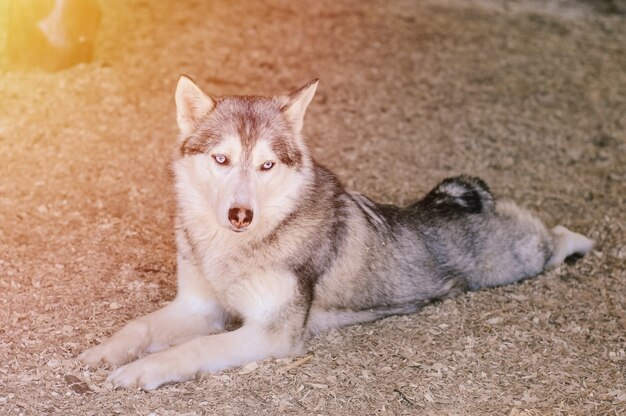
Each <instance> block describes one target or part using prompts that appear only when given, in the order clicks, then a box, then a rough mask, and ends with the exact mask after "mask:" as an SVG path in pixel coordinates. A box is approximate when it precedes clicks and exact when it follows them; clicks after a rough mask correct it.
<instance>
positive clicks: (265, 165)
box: [261, 160, 275, 170]
mask: <svg viewBox="0 0 626 416" xmlns="http://www.w3.org/2000/svg"><path fill="white" fill-rule="evenodd" d="M274 165H275V163H274V162H270V161H269V160H268V161H267V162H265V163H263V165H261V170H270V169H272V168H273V167H274Z"/></svg>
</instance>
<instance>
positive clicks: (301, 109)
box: [283, 78, 319, 132]
mask: <svg viewBox="0 0 626 416" xmlns="http://www.w3.org/2000/svg"><path fill="white" fill-rule="evenodd" d="M318 82H319V79H317V78H316V79H314V80H312V81H309V83H308V84H306V85H305V86H303V87H300V88H298V89H297V90H295V91H293V92H292V93H291V94H289V96H287V97H285V98H286V101H287V104H286V105H285V107H284V108H283V111H284V112H285V114H286V115H287V118H288V119H289V120H290V121H291V122H292V123H293V126H294V128H295V130H296V131H297V132H300V131H302V125H303V123H304V113H305V112H306V109H307V107H308V106H309V103H310V102H311V100H312V99H313V96H314V95H315V90H316V89H317V83H318Z"/></svg>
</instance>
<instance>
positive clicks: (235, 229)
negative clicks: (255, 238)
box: [229, 227, 248, 233]
mask: <svg viewBox="0 0 626 416" xmlns="http://www.w3.org/2000/svg"><path fill="white" fill-rule="evenodd" d="M229 228H230V229H231V231H234V232H236V233H243V232H245V231H247V230H248V227H246V228H235V227H229Z"/></svg>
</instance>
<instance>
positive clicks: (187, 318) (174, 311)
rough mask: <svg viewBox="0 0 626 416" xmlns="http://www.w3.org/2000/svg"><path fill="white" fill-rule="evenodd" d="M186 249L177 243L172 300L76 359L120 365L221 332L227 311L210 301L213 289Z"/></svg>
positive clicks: (127, 325) (129, 324)
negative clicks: (173, 297)
mask: <svg viewBox="0 0 626 416" xmlns="http://www.w3.org/2000/svg"><path fill="white" fill-rule="evenodd" d="M186 248H187V247H186V246H185V245H184V244H182V245H181V244H179V253H178V270H177V273H178V294H177V295H176V298H175V299H174V300H173V301H172V303H170V304H169V305H167V306H165V307H164V308H163V309H160V310H158V311H156V312H153V313H150V314H148V315H146V316H143V317H141V318H138V319H135V320H134V321H131V322H129V323H128V324H126V325H125V326H124V327H123V328H122V329H121V330H120V331H118V332H117V333H116V334H114V335H113V336H112V337H111V338H109V339H108V340H106V341H104V342H103V343H102V344H100V345H97V346H95V347H93V348H90V349H88V350H87V351H85V352H83V353H82V354H81V355H80V356H79V357H78V359H79V360H81V361H83V362H84V363H86V364H91V365H94V364H97V363H99V362H105V363H108V364H111V365H113V366H119V365H121V364H125V363H127V362H129V361H132V360H133V359H135V358H137V357H138V356H140V355H142V354H144V353H146V352H148V353H151V352H155V351H159V350H162V349H165V348H167V347H168V346H170V345H176V344H179V343H181V342H184V341H186V340H188V339H189V338H193V337H196V336H199V335H206V334H209V333H214V332H219V331H223V329H224V323H225V320H226V314H225V312H224V310H223V309H222V307H221V306H220V305H218V304H217V303H216V302H214V301H213V300H212V299H213V298H214V297H213V294H212V291H211V289H210V287H208V284H207V283H206V281H205V280H204V278H203V277H202V275H201V273H200V270H199V269H198V267H197V266H196V264H195V262H194V259H193V257H191V256H189V253H188V252H187V251H186V250H185V249H186Z"/></svg>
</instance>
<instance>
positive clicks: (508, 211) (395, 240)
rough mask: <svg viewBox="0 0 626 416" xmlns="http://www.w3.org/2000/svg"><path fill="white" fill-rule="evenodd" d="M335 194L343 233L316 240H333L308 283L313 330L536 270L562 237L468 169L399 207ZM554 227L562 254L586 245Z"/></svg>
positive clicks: (335, 217) (411, 307)
mask: <svg viewBox="0 0 626 416" xmlns="http://www.w3.org/2000/svg"><path fill="white" fill-rule="evenodd" d="M335 198H336V200H335V202H334V203H333V204H330V205H334V206H336V207H337V209H336V210H335V211H334V215H333V216H332V219H331V218H329V219H328V221H333V222H334V223H335V224H338V225H337V226H336V228H340V229H342V230H345V231H346V232H345V233H337V234H334V235H327V236H325V238H320V240H321V241H332V242H333V243H332V245H333V247H334V253H333V256H332V257H333V261H332V264H329V265H328V266H327V271H326V273H324V274H322V275H320V276H319V279H318V280H317V281H316V285H315V288H314V294H315V296H314V298H313V306H312V309H311V317H310V323H309V327H310V329H311V330H313V331H317V330H319V329H324V328H328V327H332V326H338V325H343V324H351V323H355V322H360V321H367V320H372V319H377V318H380V317H383V316H387V315H391V314H400V313H411V312H414V311H416V310H418V309H419V308H420V307H421V306H423V305H424V304H425V303H427V302H429V301H432V300H434V299H439V298H442V297H447V296H452V295H455V294H458V293H459V292H462V291H464V290H477V289H480V288H482V287H490V286H498V285H505V284H509V283H512V282H516V281H519V280H522V279H525V278H529V277H532V276H535V275H536V274H538V273H540V272H541V271H542V270H543V269H544V268H545V267H546V265H547V264H548V263H550V262H551V261H552V260H551V259H553V257H554V255H555V253H556V252H558V251H559V250H560V251H563V249H562V246H563V245H564V244H565V243H564V242H563V241H561V243H559V240H558V238H555V234H554V232H550V231H548V230H547V229H546V227H545V226H544V225H543V224H542V223H541V221H539V220H538V219H537V218H536V217H534V216H533V215H531V214H530V213H529V212H528V211H526V210H524V209H522V208H520V207H518V206H516V205H515V204H514V203H512V202H509V201H500V202H497V203H496V200H495V198H494V196H493V195H492V193H491V192H490V190H489V188H488V187H487V185H486V184H485V183H484V182H483V181H482V180H480V179H478V178H474V177H468V176H458V177H454V178H448V179H446V180H444V181H443V182H441V183H440V184H439V185H438V186H436V187H435V188H434V189H433V190H432V191H431V192H429V193H428V194H427V195H426V196H425V197H424V198H423V199H421V200H419V201H416V202H415V203H413V204H410V205H409V206H407V207H406V208H400V207H396V206H391V205H381V204H377V203H374V202H373V201H371V200H370V199H369V198H367V197H365V196H363V195H361V194H356V193H344V192H335ZM325 205H328V204H325ZM339 224H343V225H339ZM562 229H563V230H566V232H567V233H568V234H567V235H568V237H567V238H562V240H567V241H568V242H569V244H570V246H571V247H569V249H568V250H566V251H567V253H566V254H567V255H569V254H572V253H574V252H586V251H588V250H589V249H590V248H591V246H592V244H593V243H592V242H591V241H590V240H588V239H586V238H584V237H583V236H580V235H579V234H576V233H572V232H570V231H569V230H567V229H565V228H564V227H562ZM572 242H574V243H572ZM559 244H560V246H561V247H559ZM558 255H559V256H561V257H563V254H558ZM563 258H564V257H563ZM560 261H562V259H561V260H560ZM327 264H328V263H327Z"/></svg>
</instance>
